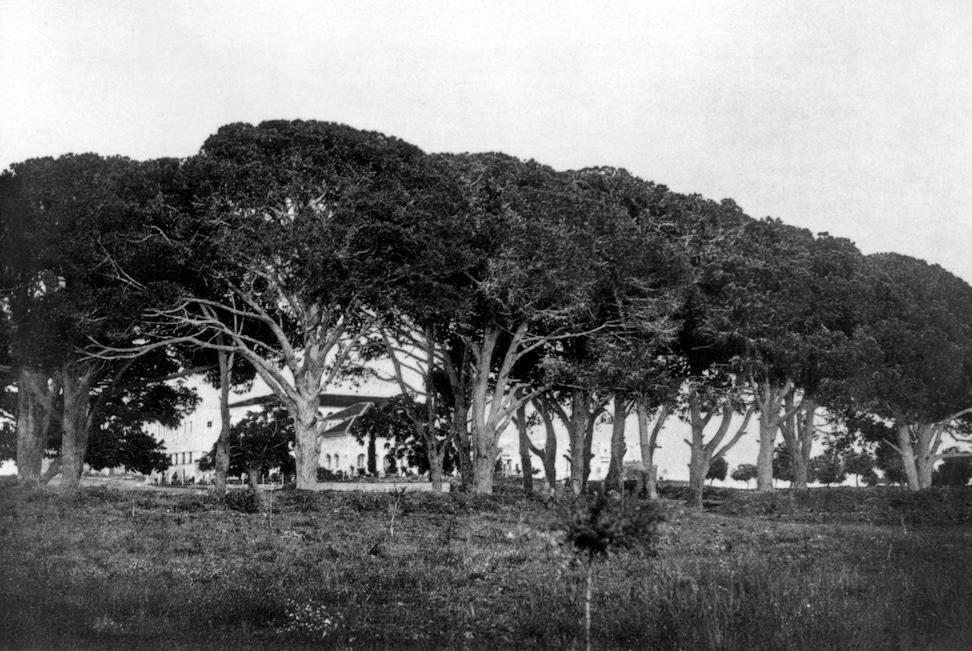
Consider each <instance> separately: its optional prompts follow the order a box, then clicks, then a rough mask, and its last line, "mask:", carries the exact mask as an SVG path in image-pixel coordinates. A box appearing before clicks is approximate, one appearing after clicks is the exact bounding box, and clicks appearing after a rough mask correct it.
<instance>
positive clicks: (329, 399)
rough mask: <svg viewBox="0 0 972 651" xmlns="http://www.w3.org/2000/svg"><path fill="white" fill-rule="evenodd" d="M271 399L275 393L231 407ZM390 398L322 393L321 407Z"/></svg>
mask: <svg viewBox="0 0 972 651" xmlns="http://www.w3.org/2000/svg"><path fill="white" fill-rule="evenodd" d="M271 399H273V394H269V395H265V396H256V397H254V398H247V399H246V400H239V401H237V402H231V403H230V406H229V407H230V409H236V408H238V407H254V406H257V405H262V404H265V403H267V402H268V401H269V400H271ZM389 400H390V398H388V397H385V396H362V395H353V394H349V393H322V394H321V398H320V404H321V407H353V406H354V405H358V404H361V403H370V404H373V405H380V404H382V403H385V402H388V401H389Z"/></svg>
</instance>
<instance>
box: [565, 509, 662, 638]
mask: <svg viewBox="0 0 972 651" xmlns="http://www.w3.org/2000/svg"><path fill="white" fill-rule="evenodd" d="M663 520H664V516H663V515H662V514H661V513H660V512H659V511H658V509H657V508H656V507H655V506H654V505H653V504H651V503H648V504H637V503H636V504H634V505H631V503H630V502H629V503H628V504H627V505H626V504H625V503H624V502H623V501H621V500H616V499H613V498H611V497H608V496H607V495H604V494H603V493H602V494H599V495H597V496H596V497H594V498H581V499H579V500H577V501H576V502H574V503H573V505H572V509H571V511H570V513H569V514H567V515H566V516H565V517H564V520H563V522H562V525H563V526H564V528H565V532H564V540H565V543H566V544H568V545H570V549H571V550H572V551H573V553H574V554H575V556H576V558H577V559H578V560H580V561H581V562H582V563H584V564H585V566H586V570H587V572H586V574H587V585H586V589H585V591H584V637H585V640H586V643H587V650H588V651H590V649H591V596H592V592H593V586H594V566H595V563H596V561H599V560H603V559H606V558H608V557H609V556H610V555H611V552H612V551H614V550H616V549H623V548H629V547H636V546H637V547H641V548H643V549H645V550H646V551H648V552H653V551H654V544H655V541H656V538H657V528H658V524H659V523H660V522H662V521H663Z"/></svg>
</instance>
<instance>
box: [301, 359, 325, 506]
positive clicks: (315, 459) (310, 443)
mask: <svg viewBox="0 0 972 651" xmlns="http://www.w3.org/2000/svg"><path fill="white" fill-rule="evenodd" d="M308 375H311V374H309V373H307V374H305V377H304V378H302V380H303V381H302V382H301V384H300V387H299V396H298V397H299V399H298V401H297V404H296V405H295V407H296V410H297V413H296V415H295V418H294V435H295V436H294V438H295V442H294V457H295V462H296V463H295V465H296V471H297V488H298V489H299V490H311V489H313V488H314V487H315V486H316V484H317V466H318V464H319V463H320V457H321V441H320V438H319V436H318V420H319V412H318V406H319V405H320V394H321V389H320V387H321V385H320V375H318V376H317V378H316V382H315V378H313V377H307V376H308Z"/></svg>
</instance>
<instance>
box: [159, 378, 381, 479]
mask: <svg viewBox="0 0 972 651" xmlns="http://www.w3.org/2000/svg"><path fill="white" fill-rule="evenodd" d="M271 398H272V396H269V395H264V396H257V397H255V398H247V399H246V400H239V401H237V402H234V403H230V406H229V407H230V410H231V411H236V412H237V413H239V411H240V410H243V409H246V408H247V407H256V408H261V407H262V406H263V405H265V404H266V403H267V402H268V401H269V400H271ZM387 401H388V398H387V397H381V396H363V395H351V394H336V393H326V394H323V395H321V399H320V406H321V410H322V416H323V418H324V420H325V427H326V429H325V430H324V432H323V434H322V441H321V460H320V462H319V464H318V465H319V466H320V467H322V468H326V469H328V470H330V471H331V472H334V473H335V474H337V473H339V472H340V473H341V474H343V475H345V476H351V475H355V474H358V472H359V470H360V471H363V470H364V469H365V468H366V466H367V446H366V445H365V444H359V443H358V442H357V441H356V440H355V438H354V436H353V435H352V434H351V426H352V425H353V424H354V421H355V419H356V418H357V417H358V416H360V415H361V414H363V413H365V411H367V410H368V409H370V408H371V407H372V406H373V405H377V404H382V403H384V402H387ZM335 408H338V411H328V410H333V409H335ZM219 430H220V415H219V409H218V408H213V407H203V408H199V409H196V411H194V412H193V413H192V414H190V415H189V416H188V417H187V418H186V419H184V420H183V421H182V422H181V423H180V424H179V426H178V427H162V426H161V425H159V424H158V423H153V424H150V425H148V426H147V427H146V431H147V432H148V433H149V434H151V435H152V436H154V437H155V438H156V439H157V440H158V441H161V442H162V444H163V445H164V446H165V452H166V454H168V455H169V463H170V464H171V466H170V467H169V469H168V470H166V471H165V473H159V472H156V473H152V474H151V475H150V476H149V478H150V480H152V481H157V482H164V483H173V482H177V483H181V484H186V483H207V482H209V481H211V480H212V478H213V472H212V471H206V472H204V471H202V470H199V468H198V467H197V465H196V464H197V462H198V461H199V459H201V458H202V457H203V455H205V454H208V453H209V451H210V450H212V448H213V445H214V444H215V443H216V439H217V438H219ZM378 447H379V448H380V449H379V450H378V451H377V455H378V457H379V458H378V469H379V472H384V470H385V469H387V468H388V466H389V460H388V458H387V456H386V451H385V449H384V445H379V446H378Z"/></svg>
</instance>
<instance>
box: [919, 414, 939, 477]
mask: <svg viewBox="0 0 972 651" xmlns="http://www.w3.org/2000/svg"><path fill="white" fill-rule="evenodd" d="M915 438H916V439H917V443H918V444H917V445H916V446H915V447H916V448H917V449H916V450H915V470H916V471H917V474H918V486H919V488H922V489H924V488H931V485H932V471H933V470H934V469H935V452H936V450H935V449H934V448H935V447H936V445H935V439H936V436H935V425H934V424H932V423H919V424H917V425H916V426H915Z"/></svg>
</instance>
